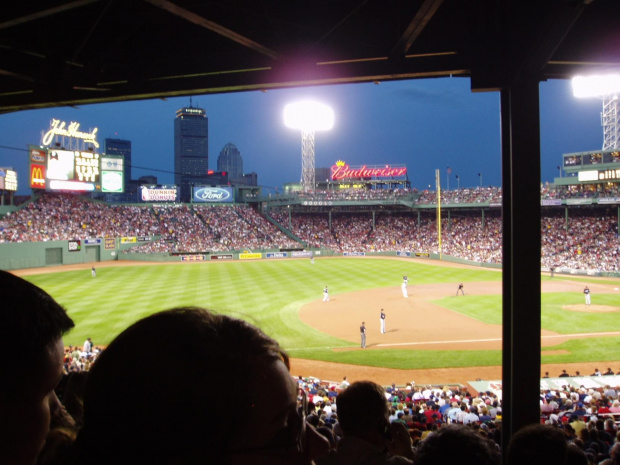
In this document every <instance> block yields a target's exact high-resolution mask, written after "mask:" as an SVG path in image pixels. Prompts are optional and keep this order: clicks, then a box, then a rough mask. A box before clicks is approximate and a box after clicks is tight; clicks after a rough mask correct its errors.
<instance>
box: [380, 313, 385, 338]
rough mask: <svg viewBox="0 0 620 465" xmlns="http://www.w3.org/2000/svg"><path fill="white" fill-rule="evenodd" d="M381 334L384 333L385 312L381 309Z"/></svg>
mask: <svg viewBox="0 0 620 465" xmlns="http://www.w3.org/2000/svg"><path fill="white" fill-rule="evenodd" d="M380 320H381V334H385V312H384V311H383V309H381V318H380Z"/></svg>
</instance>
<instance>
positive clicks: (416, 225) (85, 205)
mask: <svg viewBox="0 0 620 465" xmlns="http://www.w3.org/2000/svg"><path fill="white" fill-rule="evenodd" d="M385 191H387V192H391V191H388V190H385ZM336 192H337V193H340V194H343V195H344V194H346V193H344V192H340V191H336ZM368 192H374V191H368ZM444 194H445V195H446V201H448V202H449V201H456V200H458V201H463V202H467V203H475V202H483V201H484V202H486V201H489V199H494V201H495V200H498V199H499V200H498V201H501V191H498V190H497V189H496V188H478V189H471V190H468V189H461V190H456V191H447V192H446V193H442V196H443V195H444ZM426 195H427V193H423V194H422V199H425V198H427V197H425V196H426ZM450 196H455V197H450ZM482 198H485V199H486V200H481V199H482ZM450 199H452V200H450ZM427 200H428V201H432V199H431V198H430V197H428V198H427ZM569 213H570V214H569V215H568V217H566V215H565V212H564V210H562V211H561V212H558V211H555V210H544V211H543V215H542V218H541V220H542V221H541V223H542V224H541V236H542V249H541V255H542V261H541V266H542V267H543V268H547V269H550V268H554V269H555V270H558V271H562V270H581V271H586V272H587V271H606V272H617V271H620V247H619V244H618V218H617V213H615V212H614V210H613V209H610V210H602V209H573V210H570V212H569ZM497 215H498V213H493V212H490V213H489V214H487V215H486V217H482V216H481V215H480V214H479V213H478V212H473V213H472V212H469V213H459V212H454V213H453V214H452V215H451V216H447V217H446V216H444V217H443V218H442V233H441V253H442V254H445V255H449V256H453V257H457V258H462V259H466V260H470V261H474V262H479V263H494V264H500V263H501V262H502V254H501V250H502V249H501V240H502V221H501V218H500V217H499V216H497ZM269 217H271V219H273V221H274V222H275V223H277V224H278V225H280V226H281V228H279V227H278V226H277V225H274V224H273V223H272V222H271V221H269V219H268V218H269ZM283 231H286V232H287V233H285V232H283ZM124 236H128V237H135V236H138V237H141V238H142V239H143V240H142V241H139V243H138V245H136V246H135V247H132V248H131V249H127V250H125V251H124V252H125V253H155V252H157V253H201V252H214V253H218V252H230V251H236V250H248V249H249V250H262V249H281V248H327V249H331V250H334V251H335V252H336V253H347V252H391V251H408V252H414V253H421V254H437V253H439V252H440V249H439V236H438V232H437V227H436V221H435V215H434V213H431V212H422V214H418V212H402V211H394V212H387V211H385V210H383V209H380V210H378V211H377V212H375V214H374V215H373V214H372V213H370V212H360V211H351V212H341V211H333V212H332V213H331V215H330V214H329V213H327V212H305V213H302V212H293V213H290V212H289V208H287V207H279V208H272V209H270V210H269V213H268V215H263V214H261V213H259V212H258V211H257V210H256V209H254V208H252V207H251V206H249V205H183V204H173V205H144V206H142V205H140V206H136V205H122V206H121V205H107V204H104V203H99V202H93V201H90V200H86V199H82V198H79V197H76V196H72V195H60V194H46V195H43V196H41V197H40V198H38V199H36V200H35V201H32V202H30V203H29V204H27V205H26V206H25V207H23V208H21V209H19V210H17V211H15V212H13V213H11V214H7V216H5V217H4V218H3V219H2V220H0V242H33V241H42V242H45V241H51V240H72V239H88V238H98V237H124ZM295 238H297V240H296V239H295Z"/></svg>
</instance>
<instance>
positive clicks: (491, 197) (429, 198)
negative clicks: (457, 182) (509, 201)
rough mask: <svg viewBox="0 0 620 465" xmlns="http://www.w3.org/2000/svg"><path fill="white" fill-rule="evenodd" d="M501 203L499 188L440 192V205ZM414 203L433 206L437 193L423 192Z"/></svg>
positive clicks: (500, 189) (500, 190)
mask: <svg viewBox="0 0 620 465" xmlns="http://www.w3.org/2000/svg"><path fill="white" fill-rule="evenodd" d="M501 202H502V188H501V187H475V188H463V189H453V190H445V191H441V203H442V204H460V203H468V204H481V203H489V204H491V203H501ZM416 203H417V204H419V205H435V204H436V203H437V192H436V191H431V190H425V191H424V192H423V193H422V196H421V197H420V198H419V199H418V200H417V202H416Z"/></svg>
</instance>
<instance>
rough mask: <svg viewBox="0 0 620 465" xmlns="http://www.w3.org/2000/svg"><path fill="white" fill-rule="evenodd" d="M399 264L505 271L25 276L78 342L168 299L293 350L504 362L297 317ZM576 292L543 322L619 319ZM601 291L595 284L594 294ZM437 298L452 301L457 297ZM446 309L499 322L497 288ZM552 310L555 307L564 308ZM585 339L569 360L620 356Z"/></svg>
mask: <svg viewBox="0 0 620 465" xmlns="http://www.w3.org/2000/svg"><path fill="white" fill-rule="evenodd" d="M404 274H406V275H408V276H409V278H410V280H411V281H410V282H411V283H412V284H413V285H416V284H428V283H454V282H461V281H462V282H464V283H467V282H476V281H500V280H501V273H498V272H496V271H491V270H484V269H477V268H456V267H455V268H449V267H439V266H433V265H429V264H427V263H426V262H424V263H421V262H417V261H415V260H408V259H394V260H384V259H370V258H365V259H351V258H330V259H317V260H315V264H314V265H312V264H311V263H310V260H260V261H234V262H218V263H191V264H186V263H180V264H169V265H158V264H153V265H146V266H144V265H139V266H123V267H111V268H99V269H98V270H97V278H94V279H93V278H91V275H90V270H89V269H88V270H81V271H68V272H61V273H52V274H42V275H33V276H28V277H27V278H26V279H28V280H29V281H32V282H33V283H35V284H37V285H38V286H41V287H42V288H43V289H45V290H46V291H47V292H49V293H50V294H51V295H52V296H53V297H54V298H55V299H56V300H58V302H60V303H61V304H62V305H64V306H65V308H67V310H68V312H69V314H70V315H71V317H72V318H73V319H74V321H75V322H76V328H74V329H73V330H72V331H71V332H70V333H69V334H68V335H66V336H65V338H64V339H65V344H72V345H81V344H82V343H83V342H84V340H85V339H86V337H92V338H93V341H95V344H101V345H105V344H107V343H109V342H110V341H111V340H112V339H113V338H114V337H115V336H116V335H117V334H119V333H120V332H121V331H122V330H124V329H125V328H126V327H127V326H129V325H130V324H132V323H133V322H135V321H137V320H138V319H140V318H143V317H144V316H147V315H149V314H152V313H154V312H157V311H160V310H164V309H167V308H172V307H179V306H200V307H206V308H209V309H211V310H214V311H215V312H218V313H222V314H227V315H232V316H236V317H239V318H243V319H245V320H247V321H249V322H251V323H253V324H255V325H257V326H259V327H260V328H262V329H263V331H265V332H266V333H267V334H269V335H271V336H273V337H274V338H275V339H277V340H278V341H279V342H280V343H281V344H282V345H283V346H284V347H285V348H286V349H287V350H288V351H289V353H290V354H291V356H293V357H299V358H306V359H314V360H325V361H332V362H339V363H352V364H358V365H368V366H384V367H389V368H402V369H411V368H433V367H460V366H488V365H499V364H501V352H500V351H432V352H431V351H426V350H425V351H421V350H387V349H386V350H372V351H344V352H343V351H334V350H332V349H334V348H342V347H355V346H357V344H353V343H351V342H348V341H344V340H341V339H338V338H334V337H332V336H329V335H327V334H324V333H322V332H319V331H317V330H315V329H314V328H312V327H310V326H308V325H306V324H305V323H303V322H302V321H301V320H300V319H299V317H298V310H299V308H300V307H301V306H302V305H304V304H306V303H308V302H310V301H313V300H316V299H320V298H322V291H323V287H324V286H325V285H328V286H329V289H330V295H332V296H334V295H337V294H340V293H347V292H353V291H357V290H363V289H371V288H385V287H397V286H399V285H400V282H401V278H402V276H403V275H404ZM577 297H579V298H580V299H582V298H583V297H582V296H581V295H575V296H573V295H570V294H565V293H563V294H547V295H545V296H544V299H543V327H545V328H546V327H547V326H546V325H549V328H548V329H551V330H552V331H557V332H576V331H579V332H589V331H590V330H592V331H605V330H606V331H610V330H612V329H610V327H611V325H612V324H613V323H612V322H613V321H614V319H615V321H617V318H618V317H617V313H612V314H588V316H587V320H588V324H587V325H585V326H584V324H583V321H581V320H579V318H578V316H579V317H580V318H582V319H583V318H584V317H583V315H577V316H575V317H572V316H571V315H568V316H567V313H568V312H564V311H562V310H561V306H562V305H565V304H567V303H577V302H581V300H577V299H576V298H577ZM605 298H606V297H605V296H604V295H600V294H597V303H598V301H599V299H601V301H600V303H602V302H603V300H602V299H605ZM608 298H609V299H613V298H616V297H615V296H608ZM435 303H437V304H439V305H443V306H445V307H446V308H451V303H454V299H449V298H446V299H441V300H438V301H436V302H435ZM608 304H609V305H613V304H612V303H608ZM616 305H617V303H616ZM451 309H452V310H454V311H459V312H461V313H465V314H468V315H469V316H471V317H473V318H476V319H479V320H481V321H485V322H488V323H494V324H501V297H500V296H465V297H464V298H462V299H459V306H458V309H457V308H451ZM557 312H561V317H560V314H558V313H557ZM569 317H570V318H569ZM599 318H600V320H599ZM614 327H617V324H615V325H614ZM571 328H572V329H571ZM600 328H607V329H600ZM587 340H588V341H591V344H583V343H581V341H569V342H567V343H566V344H563V345H562V346H565V347H564V348H565V350H568V351H570V352H571V355H570V360H569V361H571V362H578V361H593V360H618V359H620V355H619V354H618V351H617V347H619V344H620V338H615V337H606V338H600V339H598V340H596V341H594V340H592V339H587ZM559 348H562V347H561V346H556V347H555V350H557V349H559ZM590 348H591V349H590ZM592 357H594V358H592ZM601 357H602V358H601ZM610 357H611V358H610ZM545 358H548V360H545ZM565 359H566V356H555V355H549V356H545V355H544V351H543V361H544V363H561V362H565V361H567V360H565Z"/></svg>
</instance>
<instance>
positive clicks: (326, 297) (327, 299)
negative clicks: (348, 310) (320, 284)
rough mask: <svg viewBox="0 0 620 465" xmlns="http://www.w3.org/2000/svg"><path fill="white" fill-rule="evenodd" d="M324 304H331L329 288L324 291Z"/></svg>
mask: <svg viewBox="0 0 620 465" xmlns="http://www.w3.org/2000/svg"><path fill="white" fill-rule="evenodd" d="M323 302H329V291H328V290H327V286H325V289H323Z"/></svg>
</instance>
